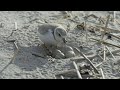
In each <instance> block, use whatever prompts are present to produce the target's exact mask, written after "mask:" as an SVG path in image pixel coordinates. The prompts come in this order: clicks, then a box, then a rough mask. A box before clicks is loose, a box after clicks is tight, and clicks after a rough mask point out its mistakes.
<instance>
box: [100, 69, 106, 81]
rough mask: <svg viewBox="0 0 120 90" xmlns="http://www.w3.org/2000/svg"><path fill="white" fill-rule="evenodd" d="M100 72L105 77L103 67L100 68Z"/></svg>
mask: <svg viewBox="0 0 120 90" xmlns="http://www.w3.org/2000/svg"><path fill="white" fill-rule="evenodd" d="M100 72H101V75H102V78H103V79H105V76H104V73H103V70H102V68H100Z"/></svg>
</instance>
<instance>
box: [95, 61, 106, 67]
mask: <svg viewBox="0 0 120 90" xmlns="http://www.w3.org/2000/svg"><path fill="white" fill-rule="evenodd" d="M103 62H104V61H103ZM103 62H101V63H99V64H98V65H96V66H95V67H96V68H97V67H99V66H100V65H102V64H103Z"/></svg>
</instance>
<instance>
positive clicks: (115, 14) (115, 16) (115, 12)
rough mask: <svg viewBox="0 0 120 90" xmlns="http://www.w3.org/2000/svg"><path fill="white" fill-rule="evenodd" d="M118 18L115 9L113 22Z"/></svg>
mask: <svg viewBox="0 0 120 90" xmlns="http://www.w3.org/2000/svg"><path fill="white" fill-rule="evenodd" d="M115 19H116V11H113V22H114V21H115Z"/></svg>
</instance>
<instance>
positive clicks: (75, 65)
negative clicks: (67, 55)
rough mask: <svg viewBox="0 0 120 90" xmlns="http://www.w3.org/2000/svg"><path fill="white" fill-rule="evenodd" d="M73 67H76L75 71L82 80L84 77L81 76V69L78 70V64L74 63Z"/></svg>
mask: <svg viewBox="0 0 120 90" xmlns="http://www.w3.org/2000/svg"><path fill="white" fill-rule="evenodd" d="M73 65H74V67H75V69H76V72H77V75H78V78H79V79H82V76H81V74H80V72H79V69H78V67H77V64H76V63H75V61H73Z"/></svg>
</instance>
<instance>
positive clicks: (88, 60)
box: [75, 47, 99, 73]
mask: <svg viewBox="0 0 120 90" xmlns="http://www.w3.org/2000/svg"><path fill="white" fill-rule="evenodd" d="M75 48H76V47H75ZM76 49H77V48H76ZM77 50H78V51H79V53H80V54H81V55H82V56H83V57H84V58H85V59H86V60H87V62H88V63H89V64H90V65H91V66H92V67H93V69H94V71H95V72H96V73H99V72H98V70H97V68H96V67H95V66H94V64H93V63H92V62H91V61H90V59H89V58H88V57H87V56H86V55H85V54H83V53H82V52H81V51H80V50H79V49H77Z"/></svg>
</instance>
